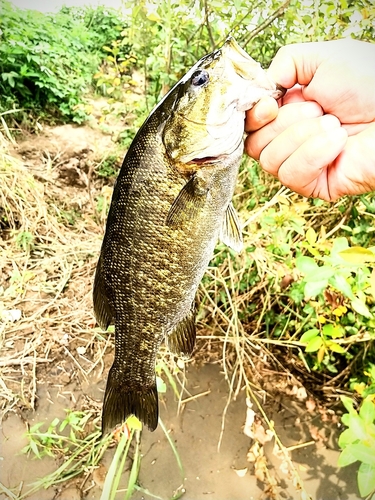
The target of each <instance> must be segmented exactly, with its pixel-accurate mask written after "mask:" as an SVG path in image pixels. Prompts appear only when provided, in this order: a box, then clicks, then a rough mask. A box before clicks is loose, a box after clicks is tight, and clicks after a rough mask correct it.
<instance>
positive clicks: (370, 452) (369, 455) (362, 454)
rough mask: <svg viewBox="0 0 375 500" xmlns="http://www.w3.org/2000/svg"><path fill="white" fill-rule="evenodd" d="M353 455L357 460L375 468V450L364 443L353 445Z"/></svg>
mask: <svg viewBox="0 0 375 500" xmlns="http://www.w3.org/2000/svg"><path fill="white" fill-rule="evenodd" d="M350 447H351V450H352V453H353V455H355V456H356V457H357V460H360V461H361V462H363V463H365V464H368V465H371V466H372V467H375V449H373V448H371V447H370V446H366V445H365V444H364V443H362V442H360V443H353V444H351V445H350Z"/></svg>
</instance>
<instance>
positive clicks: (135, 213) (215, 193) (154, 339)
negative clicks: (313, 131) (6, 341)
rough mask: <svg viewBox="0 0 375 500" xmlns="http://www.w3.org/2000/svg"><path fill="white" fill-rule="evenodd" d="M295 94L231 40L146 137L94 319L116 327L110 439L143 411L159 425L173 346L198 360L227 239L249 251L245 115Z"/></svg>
mask: <svg viewBox="0 0 375 500" xmlns="http://www.w3.org/2000/svg"><path fill="white" fill-rule="evenodd" d="M284 92H285V91H284V89H282V88H281V87H280V86H278V85H277V84H275V83H274V82H272V81H271V80H270V79H269V78H268V76H267V74H266V72H265V71H264V70H263V69H262V68H261V66H260V65H259V64H258V63H257V62H255V61H254V60H253V59H252V58H251V57H250V56H249V55H248V54H247V53H246V52H245V51H243V50H242V49H241V48H240V47H239V45H238V44H237V43H236V42H235V41H234V40H233V39H232V38H229V39H228V40H227V41H226V42H225V43H224V45H223V46H222V47H221V48H220V49H219V50H216V51H214V52H212V53H211V54H208V55H206V56H205V57H203V58H202V59H200V60H199V61H198V62H197V63H196V64H195V65H194V66H193V67H192V68H191V69H190V70H189V71H188V72H187V73H186V75H185V76H184V77H183V78H182V79H181V80H180V81H179V82H178V83H177V84H176V85H175V86H174V87H173V88H172V89H171V90H170V91H169V92H168V94H167V95H166V96H165V97H164V98H163V99H162V100H161V101H160V103H159V104H158V105H157V106H156V107H155V108H154V110H153V111H152V112H151V114H150V115H149V116H148V118H147V119H146V121H145V122H144V124H143V125H142V127H141V128H140V129H139V131H138V133H137V134H136V136H135V138H134V140H133V142H132V144H131V146H130V148H129V150H128V152H127V154H126V156H125V159H124V162H123V165H122V167H121V170H120V172H119V175H118V178H117V181H116V185H115V188H114V191H113V196H112V201H111V206H110V210H109V214H108V219H107V226H106V232H105V235H104V239H103V243H102V248H101V253H100V257H99V260H98V264H97V268H96V273H95V280H94V294H93V295H94V297H93V298H94V311H95V316H96V319H97V322H98V323H99V325H100V326H101V327H102V328H103V329H104V330H106V329H107V328H108V326H109V324H110V323H111V322H113V321H114V324H115V358H114V362H113V365H112V367H111V369H110V371H109V374H108V380H107V386H106V391H105V395H104V403H103V415H102V430H103V433H106V432H108V431H110V430H111V429H112V428H113V427H114V426H115V425H117V424H119V423H122V422H124V421H125V420H126V418H127V417H128V416H130V415H132V414H134V415H135V416H136V417H138V418H139V419H140V420H141V421H142V422H143V423H144V424H145V425H147V426H148V427H149V429H150V430H154V429H155V428H156V427H157V424H158V394H157V390H156V378H155V360H156V355H157V352H158V350H159V347H160V344H161V342H162V341H163V340H165V341H166V342H167V344H168V347H169V349H170V350H171V352H173V353H175V354H177V355H185V356H189V355H190V354H191V352H192V350H193V348H194V344H195V336H196V332H195V306H194V304H195V295H196V291H197V289H198V286H199V283H200V281H201V279H202V277H203V274H204V272H205V270H206V268H207V266H208V263H209V261H210V259H211V257H212V255H213V251H214V247H215V245H216V243H217V241H218V239H220V240H221V241H223V242H224V243H226V244H227V245H229V246H230V247H232V248H233V249H235V250H237V251H238V250H240V249H241V246H242V235H241V229H240V223H239V220H238V217H237V215H236V212H235V210H234V208H233V205H232V203H231V199H232V196H233V192H234V189H235V184H236V179H237V174H238V169H239V164H240V160H241V156H242V153H243V134H244V118H245V111H246V110H247V109H250V108H251V107H252V106H253V105H254V104H255V103H256V102H257V101H259V99H260V98H261V97H263V96H265V95H270V96H272V97H275V98H279V97H281V96H282V95H283V94H284Z"/></svg>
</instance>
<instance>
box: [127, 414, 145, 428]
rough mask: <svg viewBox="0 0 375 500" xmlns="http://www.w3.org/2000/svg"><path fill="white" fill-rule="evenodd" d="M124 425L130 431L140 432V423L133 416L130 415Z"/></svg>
mask: <svg viewBox="0 0 375 500" xmlns="http://www.w3.org/2000/svg"><path fill="white" fill-rule="evenodd" d="M126 424H127V426H128V427H129V429H131V430H139V431H141V430H142V422H140V421H139V420H138V418H137V417H136V416H135V415H131V416H130V417H128V418H127V419H126Z"/></svg>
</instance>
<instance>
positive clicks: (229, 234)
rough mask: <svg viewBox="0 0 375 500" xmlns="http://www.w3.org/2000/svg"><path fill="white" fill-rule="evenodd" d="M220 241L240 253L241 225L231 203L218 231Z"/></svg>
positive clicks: (241, 245)
mask: <svg viewBox="0 0 375 500" xmlns="http://www.w3.org/2000/svg"><path fill="white" fill-rule="evenodd" d="M220 240H221V241H222V242H223V243H225V244H226V245H228V247H230V248H232V249H233V250H234V251H235V252H240V251H241V250H242V247H243V240H242V232H241V223H240V220H239V218H238V215H237V213H236V211H235V209H234V206H233V205H232V203H229V205H228V208H227V210H226V212H225V217H224V220H223V224H222V226H221V231H220Z"/></svg>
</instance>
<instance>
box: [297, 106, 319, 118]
mask: <svg viewBox="0 0 375 500" xmlns="http://www.w3.org/2000/svg"><path fill="white" fill-rule="evenodd" d="M302 113H303V115H304V116H306V118H317V117H318V116H322V114H323V110H322V108H321V107H320V106H319V104H318V103H316V102H305V103H304V105H303V106H302Z"/></svg>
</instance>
